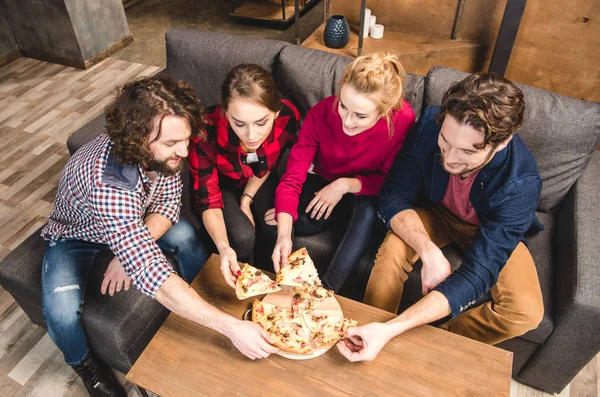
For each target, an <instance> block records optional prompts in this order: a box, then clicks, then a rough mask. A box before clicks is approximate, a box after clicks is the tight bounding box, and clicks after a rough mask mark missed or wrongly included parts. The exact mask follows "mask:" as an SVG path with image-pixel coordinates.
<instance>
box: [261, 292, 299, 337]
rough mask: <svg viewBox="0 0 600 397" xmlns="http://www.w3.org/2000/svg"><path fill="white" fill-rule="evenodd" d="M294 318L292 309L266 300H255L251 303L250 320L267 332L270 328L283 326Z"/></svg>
mask: <svg viewBox="0 0 600 397" xmlns="http://www.w3.org/2000/svg"><path fill="white" fill-rule="evenodd" d="M293 319H294V316H293V314H292V311H291V310H290V309H286V308H283V307H279V306H275V305H272V304H270V303H267V302H263V301H259V300H255V301H254V304H253V305H252V321H253V322H255V323H257V324H258V325H260V326H261V327H262V328H263V329H264V330H265V331H267V332H269V330H270V329H272V328H277V327H283V326H284V325H286V324H287V323H289V322H290V321H292V320H293Z"/></svg>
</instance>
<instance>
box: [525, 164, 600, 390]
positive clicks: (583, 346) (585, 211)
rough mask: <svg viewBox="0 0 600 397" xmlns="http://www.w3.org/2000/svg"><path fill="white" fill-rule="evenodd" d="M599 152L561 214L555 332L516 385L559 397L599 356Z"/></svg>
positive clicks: (556, 239)
mask: <svg viewBox="0 0 600 397" xmlns="http://www.w3.org/2000/svg"><path fill="white" fill-rule="evenodd" d="M599 175H600V152H594V153H592V156H591V160H590V162H589V164H588V166H587V168H586V169H585V170H584V172H583V173H582V174H581V176H580V177H579V179H578V180H577V182H576V183H575V184H574V185H573V187H572V188H571V190H570V191H569V194H568V195H567V198H566V200H565V202H564V204H563V206H562V208H561V209H560V212H559V217H558V224H557V232H556V235H555V237H554V252H553V255H554V278H555V280H554V285H555V293H554V302H555V315H554V330H553V332H552V334H551V335H550V337H549V338H548V340H547V341H546V342H545V343H544V345H542V346H541V347H540V348H539V349H538V351H537V352H536V353H535V355H534V356H533V357H532V358H531V360H529V362H528V363H527V364H526V365H525V367H524V368H523V369H522V370H521V372H520V373H519V376H518V379H519V380H522V381H524V382H525V383H527V384H530V385H532V386H535V387H538V388H541V389H543V390H545V391H551V392H555V393H559V392H560V391H561V390H562V389H563V388H564V387H565V386H566V385H567V384H568V383H569V382H570V381H571V380H572V379H573V377H574V376H575V375H577V373H578V372H579V371H580V370H581V369H582V368H583V367H584V366H585V365H586V364H587V363H588V362H589V361H590V360H591V359H592V358H594V357H595V355H596V354H597V353H598V351H599V350H600V332H598V327H599V326H600V266H599V265H598V259H597V258H598V256H599V255H600V239H599V238H598V236H599V235H600V210H599V207H598V204H599V203H600V178H599V177H598V176H599Z"/></svg>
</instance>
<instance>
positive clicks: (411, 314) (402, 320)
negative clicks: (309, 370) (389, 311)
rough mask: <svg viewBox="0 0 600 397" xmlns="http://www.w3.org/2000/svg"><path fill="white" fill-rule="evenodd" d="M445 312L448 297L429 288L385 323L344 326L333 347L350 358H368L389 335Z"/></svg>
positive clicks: (401, 331) (447, 307)
mask: <svg viewBox="0 0 600 397" xmlns="http://www.w3.org/2000/svg"><path fill="white" fill-rule="evenodd" d="M448 314H450V305H449V304H448V299H446V297H445V296H444V295H443V294H442V293H440V292H437V291H432V292H431V293H429V294H428V295H427V296H425V297H424V298H423V299H421V300H420V301H419V302H417V303H415V304H414V305H413V306H411V307H410V308H408V309H407V310H406V311H404V312H403V313H402V314H401V315H399V316H398V317H396V318H395V319H393V320H390V321H388V322H387V323H370V324H367V325H363V326H360V327H354V328H350V329H348V332H346V338H345V339H344V340H343V341H342V342H340V343H338V345H337V347H338V349H339V351H340V353H342V355H343V356H344V357H346V358H347V359H348V360H350V361H372V360H374V359H375V357H377V355H378V354H379V352H380V351H381V349H383V347H384V346H385V345H386V344H387V343H388V342H389V341H390V340H391V339H392V338H395V337H396V336H398V335H400V334H402V333H404V332H406V331H408V330H410V329H413V328H416V327H418V326H420V325H424V324H428V323H430V322H432V321H435V320H437V319H439V318H442V317H445V316H447V315H448Z"/></svg>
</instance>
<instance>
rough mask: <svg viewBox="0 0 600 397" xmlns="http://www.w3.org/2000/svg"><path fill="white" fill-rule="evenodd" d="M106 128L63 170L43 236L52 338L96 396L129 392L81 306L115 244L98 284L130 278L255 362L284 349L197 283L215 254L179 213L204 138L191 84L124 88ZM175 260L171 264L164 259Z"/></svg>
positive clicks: (117, 287)
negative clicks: (191, 153)
mask: <svg viewBox="0 0 600 397" xmlns="http://www.w3.org/2000/svg"><path fill="white" fill-rule="evenodd" d="M105 116H106V132H105V133H104V134H101V135H100V136H98V137H97V138H96V139H94V140H92V141H91V142H89V143H88V144H86V145H84V146H82V147H81V148H80V149H79V150H78V151H77V152H76V153H75V154H74V155H73V156H72V157H71V159H70V160H69V161H68V163H67V165H66V166H65V168H64V170H63V172H62V174H61V178H60V183H59V186H58V192H57V195H56V201H55V205H54V210H53V211H52V213H51V214H50V217H49V219H48V223H47V225H46V226H45V227H44V229H43V231H42V237H43V238H44V239H46V240H47V248H46V253H45V256H44V263H43V268H42V310H43V313H44V317H45V320H46V323H47V325H48V334H49V335H50V337H51V338H52V340H53V341H54V343H56V345H57V346H58V347H59V348H60V350H61V351H62V352H63V354H64V358H65V361H66V362H67V364H69V365H71V366H72V367H73V368H74V370H75V371H76V372H77V374H78V375H79V376H80V377H81V378H82V379H83V382H84V384H85V386H86V388H87V390H88V392H89V393H90V395H92V396H125V392H124V390H123V388H122V387H121V386H120V385H119V384H118V383H117V382H116V380H115V379H114V378H113V377H112V376H111V373H110V371H107V370H105V369H104V368H103V366H102V365H101V363H100V362H98V360H97V359H95V358H94V357H93V356H92V355H91V354H90V350H89V345H88V342H87V337H86V333H85V330H84V329H83V326H82V322H81V318H80V315H81V311H82V305H83V298H84V290H85V286H86V278H87V274H88V272H89V270H90V268H91V267H92V265H93V264H94V258H95V257H96V255H97V254H99V253H101V252H103V251H106V250H110V251H112V253H113V254H114V258H113V259H112V261H111V262H110V263H109V265H108V268H107V269H106V272H105V273H104V280H103V282H102V285H101V287H100V290H101V292H102V294H105V293H107V292H108V293H109V294H110V296H113V295H114V294H115V293H117V292H119V291H121V290H122V289H124V290H128V289H129V287H130V284H131V283H133V285H134V286H135V287H136V288H137V289H139V290H140V291H141V292H142V293H144V294H146V295H148V296H150V297H153V298H155V299H156V300H158V301H159V302H160V303H162V304H163V305H164V306H165V307H167V308H168V309H169V310H171V311H173V312H176V313H178V314H180V315H181V316H183V317H185V318H187V319H190V320H192V321H195V322H196V323H198V324H201V325H204V326H207V327H209V328H212V329H214V330H216V331H218V332H220V333H222V334H224V335H226V336H227V337H228V338H229V339H230V340H231V341H232V342H233V344H234V345H235V347H236V348H237V349H238V350H240V352H241V353H243V354H244V355H246V356H248V357H249V358H251V359H255V358H263V357H266V356H268V355H269V354H270V353H273V352H275V351H277V349H276V348H274V347H273V346H272V345H271V344H270V343H272V341H271V339H270V338H269V336H268V335H267V334H266V333H265V332H264V331H263V330H262V329H261V328H260V327H259V326H258V325H256V324H254V323H252V322H248V321H241V320H238V319H235V318H233V317H231V316H229V315H227V314H225V313H223V312H221V311H219V310H217V309H216V308H215V307H213V306H211V305H210V304H208V303H207V302H205V301H204V300H203V299H202V298H200V296H198V294H197V293H196V292H195V291H194V290H193V289H192V288H189V286H188V284H187V283H189V282H191V281H192V280H193V279H194V277H195V276H196V274H197V273H198V272H199V271H200V268H201V267H202V265H203V264H204V263H205V262H206V259H207V253H206V250H205V248H204V246H203V245H202V243H201V242H200V240H199V238H198V236H197V235H196V231H195V229H194V227H193V226H192V225H191V224H190V223H188V222H187V221H185V220H184V219H183V218H180V217H179V213H180V208H181V193H182V183H181V177H180V171H181V169H182V167H183V165H184V161H183V160H184V158H185V157H187V154H188V144H189V140H190V137H192V136H194V137H199V136H202V134H204V123H203V121H202V117H203V108H202V105H201V103H200V101H199V100H198V99H197V97H196V95H195V94H194V91H193V89H192V88H191V87H190V86H189V85H187V84H185V83H183V82H177V81H175V80H173V79H170V78H160V79H159V78H144V79H141V80H138V81H134V82H131V83H128V84H126V85H125V86H124V87H122V88H121V89H119V90H118V92H117V97H116V99H115V100H114V102H112V103H111V104H110V105H108V106H107V107H106V109H105ZM164 252H169V253H170V254H172V255H173V257H174V258H175V262H176V265H175V267H176V269H174V268H173V266H172V265H171V264H169V262H167V259H166V257H165V255H164Z"/></svg>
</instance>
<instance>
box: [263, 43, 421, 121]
mask: <svg viewBox="0 0 600 397" xmlns="http://www.w3.org/2000/svg"><path fill="white" fill-rule="evenodd" d="M350 62H352V59H350V58H348V57H344V56H341V55H336V54H331V53H328V52H324V51H319V50H313V49H310V48H304V47H299V46H296V45H291V44H290V45H286V46H284V47H283V48H282V49H281V51H280V53H279V57H278V58H277V65H276V67H275V80H276V81H277V84H278V85H279V88H280V89H281V91H282V92H283V93H284V95H286V97H288V98H289V99H290V100H291V101H292V103H293V104H295V105H296V106H297V107H298V109H299V110H300V113H302V114H303V115H304V114H306V112H308V109H310V108H311V107H313V106H314V105H316V104H317V103H318V102H320V101H321V100H322V99H324V98H326V97H328V96H330V95H334V94H336V93H337V92H338V90H339V82H340V80H341V79H342V76H343V74H344V69H345V68H346V66H347V65H348V64H349V63H350ZM424 79H425V78H424V77H423V76H418V75H415V74H411V73H407V76H406V89H405V93H404V99H406V100H407V101H408V102H409V103H410V104H411V106H412V107H413V109H414V111H415V114H416V115H417V118H418V117H419V115H420V114H421V105H422V103H423V85H424Z"/></svg>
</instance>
